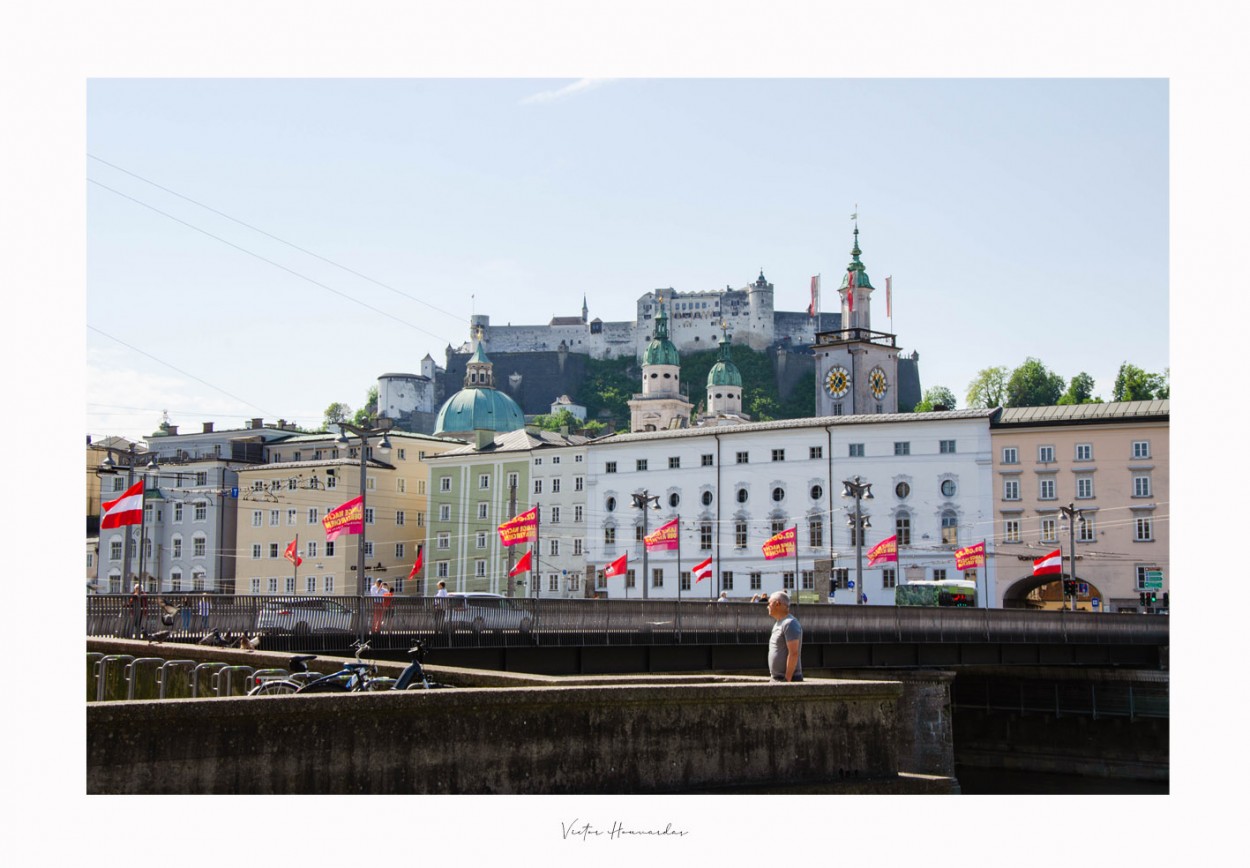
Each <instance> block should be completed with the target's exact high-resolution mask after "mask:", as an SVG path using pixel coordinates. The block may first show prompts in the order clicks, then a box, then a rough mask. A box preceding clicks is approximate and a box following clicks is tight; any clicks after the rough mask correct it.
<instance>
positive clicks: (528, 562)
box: [508, 549, 534, 576]
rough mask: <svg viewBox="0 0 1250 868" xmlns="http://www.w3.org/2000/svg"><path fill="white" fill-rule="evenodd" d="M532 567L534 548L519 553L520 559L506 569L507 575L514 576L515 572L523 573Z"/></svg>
mask: <svg viewBox="0 0 1250 868" xmlns="http://www.w3.org/2000/svg"><path fill="white" fill-rule="evenodd" d="M532 569H534V550H533V549H530V550H529V551H527V552H526V553H525V554H523V555H521V559H520V560H519V561H517V562H516V566H515V567H513V568H512V569H511V570H509V571H508V575H509V576H515V575H516V574H517V573H523V572H525V571H526V570H532Z"/></svg>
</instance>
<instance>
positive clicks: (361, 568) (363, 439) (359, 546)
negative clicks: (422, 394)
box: [334, 422, 391, 639]
mask: <svg viewBox="0 0 1250 868" xmlns="http://www.w3.org/2000/svg"><path fill="white" fill-rule="evenodd" d="M335 424H337V425H338V426H339V436H338V437H336V438H334V442H335V443H337V444H339V445H341V446H346V445H348V444H350V443H351V441H350V440H348V439H347V432H349V431H350V432H351V433H352V434H354V435H355V436H356V437H357V438H359V440H360V539H359V540H357V541H356V596H358V597H359V598H360V601H359V606H358V612H359V617H360V630H359V631H358V632H359V633H360V638H361V639H364V634H365V619H364V607H365V532H366V528H367V526H368V524H367V522H366V521H365V515H366V510H365V497H366V495H365V471H366V466H367V464H368V461H369V449H370V447H369V437H370V436H372V435H374V434H381V435H382V440H381V442H379V443H378V445H377V447H376V448H377V451H378V454H379V455H380V456H381V457H382V458H385V457H386V456H387V455H389V454H390V451H391V441H390V440H389V439H388V438H387V436H386V429H385V428H360V427H357V426H355V425H349V424H348V423H346V422H337V423H335Z"/></svg>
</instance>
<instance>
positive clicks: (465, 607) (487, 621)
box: [435, 591, 534, 633]
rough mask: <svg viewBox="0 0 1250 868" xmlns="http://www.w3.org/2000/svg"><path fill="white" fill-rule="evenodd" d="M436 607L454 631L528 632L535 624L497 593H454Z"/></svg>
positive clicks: (523, 610) (527, 612) (508, 600)
mask: <svg viewBox="0 0 1250 868" xmlns="http://www.w3.org/2000/svg"><path fill="white" fill-rule="evenodd" d="M435 606H436V607H437V608H436V611H438V612H439V614H440V615H441V617H442V619H443V620H444V623H445V624H446V625H447V628H448V629H450V630H453V631H455V630H472V631H473V632H474V633H481V632H483V631H498V630H519V631H520V632H522V633H528V632H529V631H530V628H531V627H533V624H534V621H533V616H532V615H531V614H530V612H529V611H528V610H526V609H524V608H522V607H521V606H519V605H517V603H516V602H515V601H514V600H510V599H508V598H507V597H504V596H502V595H500V594H488V593H485V592H475V591H470V592H467V593H462V592H456V593H451V594H448V595H447V596H446V597H438V598H437V599H436V600H435Z"/></svg>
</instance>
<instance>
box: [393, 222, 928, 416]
mask: <svg viewBox="0 0 1250 868" xmlns="http://www.w3.org/2000/svg"><path fill="white" fill-rule="evenodd" d="M856 234H858V229H856ZM853 254H854V255H855V262H854V263H852V264H853V265H854V266H855V267H856V268H859V269H861V270H862V266H860V265H859V263H858V256H859V248H858V244H856V247H855V249H854V250H853ZM844 283H845V278H844ZM864 290H871V286H870V285H868V284H867V283H866V279H865V284H864ZM841 291H842V292H845V286H844V287H843V289H842V290H841ZM861 291H863V290H861ZM773 292H774V290H773V285H772V284H771V283H769V282H768V279H767V278H766V277H765V276H764V272H763V270H762V269H761V270H760V274H759V277H758V278H756V280H755V282H754V283H750V284H748V285H746V286H744V287H742V288H740V289H733V288H731V287H729V286H726V287H725V289H723V290H710V291H696V292H678V291H676V290H675V289H672V288H671V287H670V288H668V289H656V290H653V291H651V292H647V293H645V294H644V295H642V296H641V297H640V298H639V299H638V303H637V314H636V316H635V318H634V319H633V320H626V321H620V322H604V321H603V320H601V319H599V318H598V317H595V318H594V319H591V318H590V316H589V314H590V311H589V309H588V306H587V303H586V298H585V296H583V298H582V311H581V316H569V317H554V318H552V320H551V321H550V322H549V323H547V324H546V325H516V326H514V325H512V324H511V323H509V324H507V325H492V324H491V321H490V317H489V316H487V315H485V314H478V315H474V316H473V317H472V318H471V321H470V324H469V335H470V340H468V341H466V342H465V343H463V344H462V345H461V346H459V347H452V346H450V345H449V346H448V347H447V349H446V357H447V358H446V363H445V365H444V366H442V367H436V366H435V364H434V360H433V359H432V358H431V357H430V356H428V355H427V356H426V357H425V359H423V360H422V362H421V368H420V370H421V373H420V374H404V373H391V374H383V375H382V376H380V377H379V378H378V392H379V396H378V411H379V413H380V414H381V415H383V416H387V417H389V418H390V419H392V420H393V421H394V422H395V424H396V425H397V426H398V427H399V428H401V429H402V430H408V431H414V432H419V433H427V434H428V433H432V431H433V430H434V428H433V426H434V422H435V417H436V414H437V412H438V409H439V406H440V405H441V403H442V402H443V401H444V400H445V399H446V398H447V397H448V396H450V395H452V394H454V393H455V392H456V391H457V390H458V389H460V388H461V385H462V384H464V383H466V382H467V381H466V377H467V375H468V363H469V361H470V358H471V355H472V354H473V352H474V351H475V349H476V347H477V346H478V344H479V343H480V344H484V345H485V347H486V348H487V350H488V352H489V354H490V358H491V360H492V362H493V364H494V369H495V380H494V384H493V385H494V388H496V389H498V390H499V391H501V392H504V393H505V394H507V395H508V396H509V397H510V398H511V399H512V400H514V401H515V402H516V403H517V405H519V406H520V408H521V410H522V411H523V412H524V414H525V415H527V416H534V415H539V414H543V413H550V412H553V404H555V402H557V401H558V400H559V399H560V398H561V396H568V395H576V394H577V392H578V390H579V387H580V386H581V384H582V382H583V380H584V379H585V375H586V360H587V359H588V358H593V359H614V358H625V357H628V358H633V359H635V360H637V361H638V362H639V363H641V362H642V360H643V356H644V354H645V352H646V349H647V347H648V345H649V344H650V343H651V341H652V339H653V338H654V337H655V332H656V316H657V314H658V312H659V309H660V304H661V303H662V304H663V306H664V309H665V313H666V317H667V331H668V340H669V341H670V342H671V343H672V344H673V346H675V347H676V349H677V351H678V352H679V353H692V352H698V351H702V350H713V349H716V348H717V347H718V345H719V343H720V340H721V338H722V335H723V334H724V331H726V330H727V331H728V332H729V333H731V334H732V335H733V342H734V343H735V344H737V345H743V344H745V345H746V346H748V347H750V348H751V349H753V350H756V351H759V352H769V353H771V354H772V358H773V371H774V376H775V381H776V387H777V393H778V394H779V395H780V396H781V397H783V398H784V397H787V396H788V395H789V394H790V392H791V390H792V389H793V388H794V386H795V385H796V384H797V383H798V382H799V381H801V380H802V379H803V377H804V376H805V375H806V374H808V373H811V372H813V371H814V370H815V368H816V359H815V357H814V355H813V347H815V346H819V345H820V344H821V342H822V338H821V337H820V336H822V335H824V336H826V337H827V336H829V335H831V334H838V333H841V332H842V331H843V322H844V320H847V321H848V322H849V321H850V320H849V319H848V314H847V309H846V300H845V298H843V300H842V310H841V311H839V312H833V313H819V312H818V313H815V315H813V314H812V313H811V312H809V311H778V310H775V309H774V304H773V301H774V295H773ZM867 301H868V299H867V298H866V297H865V298H864V299H863V308H865V309H866V308H867ZM861 315H862V314H861V313H860V312H859V311H856V313H855V314H854V315H853V316H854V317H855V318H857V317H860V316H861ZM857 321H858V320H857ZM889 337H890V339H891V342H892V340H893V336H892V335H891V336H889ZM896 352H897V351H896ZM896 364H897V372H896V373H895V374H894V377H895V380H894V383H893V385H894V386H895V387H896V389H897V391H896V392H895V397H894V399H893V400H896V401H897V406H898V407H899V409H900V410H902V409H903V408H906V409H908V410H909V409H910V408H911V407H912V406H914V405H915V404H916V403H917V402H919V401H920V398H921V388H920V373H919V356H918V354H917V353H914V352H913V353H911V354H901V355H898V356H897V362H896ZM822 375H823V371H822ZM697 388H698V387H697V386H696V395H697ZM818 398H819V395H818ZM904 412H906V410H904Z"/></svg>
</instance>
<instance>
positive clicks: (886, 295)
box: [885, 277, 894, 316]
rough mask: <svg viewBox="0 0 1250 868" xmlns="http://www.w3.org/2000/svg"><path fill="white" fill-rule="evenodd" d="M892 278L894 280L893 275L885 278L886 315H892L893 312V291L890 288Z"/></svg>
mask: <svg viewBox="0 0 1250 868" xmlns="http://www.w3.org/2000/svg"><path fill="white" fill-rule="evenodd" d="M892 280H894V278H893V277H887V278H886V279H885V315H886V316H892V314H891V313H890V294H891V292H892V290H891V289H890V281H892Z"/></svg>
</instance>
